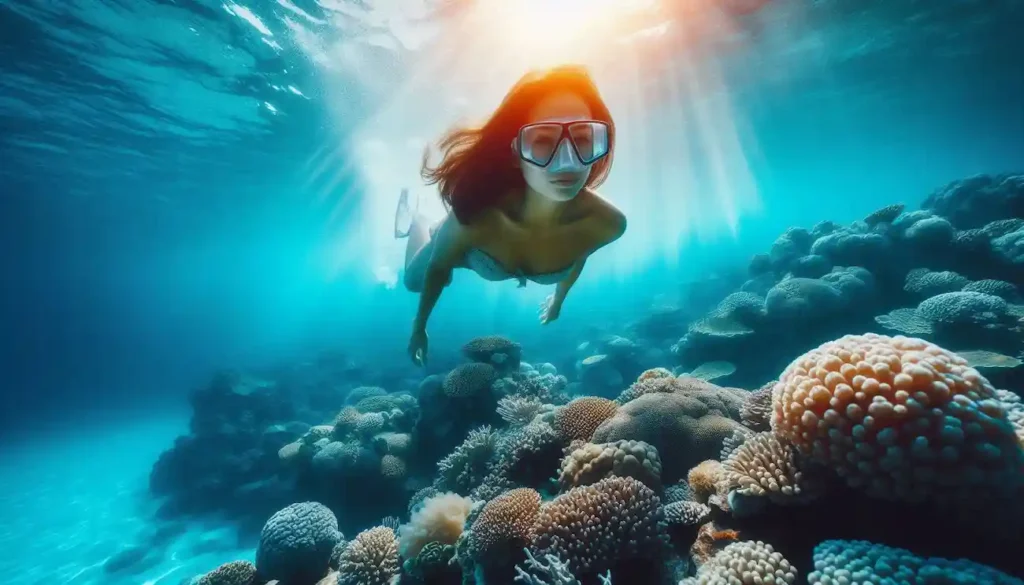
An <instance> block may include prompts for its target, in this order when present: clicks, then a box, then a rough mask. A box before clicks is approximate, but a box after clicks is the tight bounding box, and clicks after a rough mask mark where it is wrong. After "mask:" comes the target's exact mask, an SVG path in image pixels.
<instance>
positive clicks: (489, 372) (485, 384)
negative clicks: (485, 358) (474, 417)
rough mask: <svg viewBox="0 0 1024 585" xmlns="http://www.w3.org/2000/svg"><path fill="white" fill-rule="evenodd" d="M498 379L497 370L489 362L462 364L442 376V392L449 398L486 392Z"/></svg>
mask: <svg viewBox="0 0 1024 585" xmlns="http://www.w3.org/2000/svg"><path fill="white" fill-rule="evenodd" d="M497 379H498V372H497V370H495V369H494V366H491V365H490V364H482V363H472V364H462V365H461V366H459V367H457V368H455V369H454V370H452V371H451V372H448V375H447V376H445V378H444V386H443V389H444V394H445V396H448V397H449V398H466V397H470V396H477V395H479V394H482V393H484V392H487V391H489V390H490V388H491V384H493V383H494V381H495V380H497Z"/></svg>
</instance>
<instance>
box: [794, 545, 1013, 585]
mask: <svg viewBox="0 0 1024 585" xmlns="http://www.w3.org/2000/svg"><path fill="white" fill-rule="evenodd" d="M807 582H808V583H809V585H833V584H837V583H884V584H885V585H940V584H946V583H948V584H953V583H979V584H980V583H985V584H986V585H1024V581H1021V580H1020V579H1017V578H1016V577H1011V576H1010V575H1007V574H1005V573H1002V572H1000V571H997V570H996V569H993V568H992V567H988V566H985V565H981V564H978V563H975V562H972V561H967V560H956V561H951V560H947V559H941V558H922V557H919V556H916V555H915V554H913V553H911V552H910V551H908V550H904V549H901V548H893V547H889V546H884V545H881V544H872V543H870V542H866V541H863V540H826V541H825V542H822V543H821V544H819V545H818V546H816V547H814V572H812V573H811V574H810V575H808V576H807Z"/></svg>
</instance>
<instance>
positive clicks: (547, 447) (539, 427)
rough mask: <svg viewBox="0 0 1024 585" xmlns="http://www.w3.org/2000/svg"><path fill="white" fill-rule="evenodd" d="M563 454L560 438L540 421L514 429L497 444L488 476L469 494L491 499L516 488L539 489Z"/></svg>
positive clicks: (555, 468) (546, 424)
mask: <svg viewBox="0 0 1024 585" xmlns="http://www.w3.org/2000/svg"><path fill="white" fill-rule="evenodd" d="M562 452H563V442H562V438H561V436H560V435H559V434H558V433H557V432H555V430H554V429H553V428H552V427H551V425H549V424H548V423H546V422H544V421H542V420H537V421H534V422H532V423H530V424H528V425H526V426H524V427H519V428H517V429H514V430H512V431H510V432H508V433H506V434H505V435H504V436H503V437H502V438H501V440H500V441H499V443H498V446H497V449H496V453H495V457H494V459H493V460H492V462H491V464H490V466H489V473H488V474H487V477H486V478H485V479H484V480H483V483H482V485H481V486H480V488H479V489H478V490H477V491H474V492H473V494H472V495H473V497H474V498H476V499H490V498H491V497H493V496H494V495H496V494H497V493H500V492H501V491H504V490H505V489H510V488H512V487H515V486H517V485H524V486H536V487H539V486H541V485H542V484H544V483H546V482H547V481H548V480H549V478H550V477H551V475H552V474H553V473H555V472H557V470H558V465H559V462H560V461H561V459H562Z"/></svg>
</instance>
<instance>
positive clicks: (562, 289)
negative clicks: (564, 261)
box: [551, 258, 587, 307]
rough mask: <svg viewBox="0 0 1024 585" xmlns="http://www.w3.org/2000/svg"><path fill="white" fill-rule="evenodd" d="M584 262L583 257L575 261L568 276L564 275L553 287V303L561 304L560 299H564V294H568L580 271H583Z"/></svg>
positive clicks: (585, 260)
mask: <svg viewBox="0 0 1024 585" xmlns="http://www.w3.org/2000/svg"><path fill="white" fill-rule="evenodd" d="M586 263H587V259H586V258H583V259H582V260H579V261H577V262H576V264H573V267H572V271H570V272H569V274H568V276H566V277H565V278H564V279H563V280H562V282H559V283H558V286H556V287H555V295H554V297H553V298H552V299H551V300H552V302H553V303H554V304H555V305H557V306H559V307H560V306H562V301H564V300H565V295H567V294H569V289H571V288H572V285H574V284H576V280H577V279H579V277H580V273H582V272H583V266H584V265H585V264H586Z"/></svg>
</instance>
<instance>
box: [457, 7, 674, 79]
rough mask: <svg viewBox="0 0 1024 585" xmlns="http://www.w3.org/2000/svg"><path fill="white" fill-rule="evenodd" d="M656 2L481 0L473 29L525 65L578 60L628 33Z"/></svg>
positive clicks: (476, 9)
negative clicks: (638, 18)
mask: <svg viewBox="0 0 1024 585" xmlns="http://www.w3.org/2000/svg"><path fill="white" fill-rule="evenodd" d="M658 5H659V3H658V2H657V1H656V0H515V1H512V2H510V1H508V0H482V1H480V2H478V3H477V4H476V7H475V10H474V14H473V18H472V22H473V25H474V26H473V28H474V29H475V30H476V31H477V32H478V33H479V34H482V35H486V36H487V37H489V38H491V39H492V40H493V42H495V43H496V44H499V45H501V46H502V47H503V48H504V49H505V52H507V53H508V54H509V56H510V58H515V59H516V60H517V61H520V62H521V63H523V64H524V65H526V66H528V67H541V66H548V65H552V64H555V63H560V62H564V61H567V60H574V61H582V60H584V59H585V58H586V57H587V56H588V55H590V54H592V53H593V52H595V51H600V50H601V49H602V48H604V47H606V46H607V45H608V44H609V42H610V41H614V40H615V39H617V38H619V37H622V36H624V35H626V34H628V33H629V32H631V31H630V30H629V26H630V25H631V24H632V21H633V18H634V17H636V16H638V15H640V14H644V13H650V12H652V11H654V10H656V9H657V8H658Z"/></svg>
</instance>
